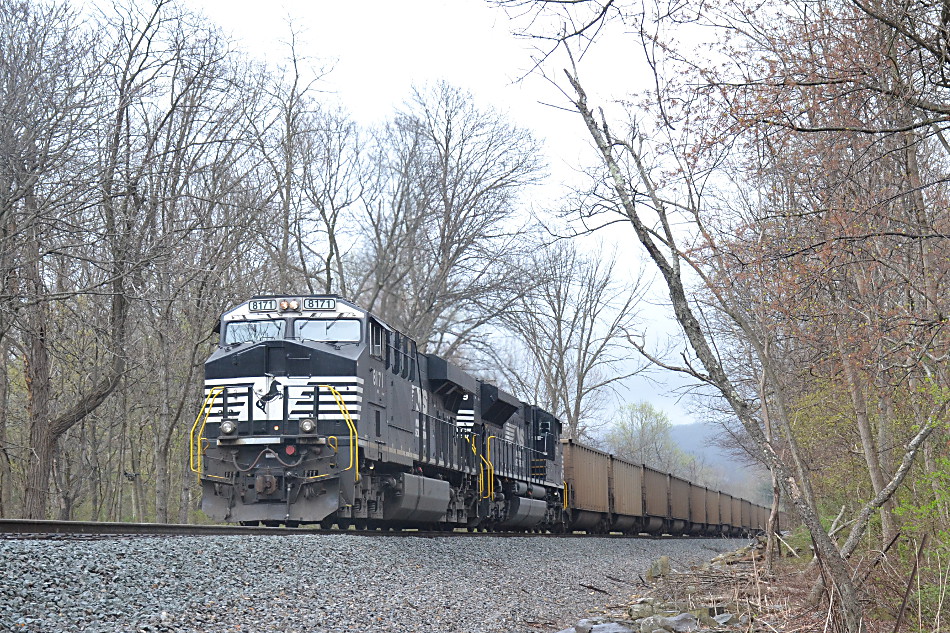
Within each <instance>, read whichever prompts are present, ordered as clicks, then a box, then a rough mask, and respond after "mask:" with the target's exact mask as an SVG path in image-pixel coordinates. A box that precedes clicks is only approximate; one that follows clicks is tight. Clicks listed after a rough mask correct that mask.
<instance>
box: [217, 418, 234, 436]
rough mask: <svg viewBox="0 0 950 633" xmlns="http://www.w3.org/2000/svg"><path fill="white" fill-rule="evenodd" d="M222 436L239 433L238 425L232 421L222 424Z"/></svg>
mask: <svg viewBox="0 0 950 633" xmlns="http://www.w3.org/2000/svg"><path fill="white" fill-rule="evenodd" d="M220 431H221V435H233V434H234V432H235V431H237V424H236V423H234V422H232V421H231V420H225V421H224V422H222V423H221V429H220Z"/></svg>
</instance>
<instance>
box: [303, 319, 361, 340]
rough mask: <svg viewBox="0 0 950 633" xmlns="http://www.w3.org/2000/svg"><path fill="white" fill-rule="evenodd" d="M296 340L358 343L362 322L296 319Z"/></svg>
mask: <svg viewBox="0 0 950 633" xmlns="http://www.w3.org/2000/svg"><path fill="white" fill-rule="evenodd" d="M294 338H297V339H300V340H303V341H333V342H336V343H358V342H359V341H360V340H361V338H360V322H359V321H358V320H356V319H296V320H295V321H294Z"/></svg>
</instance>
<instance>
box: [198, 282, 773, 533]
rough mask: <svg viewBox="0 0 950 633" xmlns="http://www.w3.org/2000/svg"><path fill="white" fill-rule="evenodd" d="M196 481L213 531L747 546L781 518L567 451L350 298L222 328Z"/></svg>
mask: <svg viewBox="0 0 950 633" xmlns="http://www.w3.org/2000/svg"><path fill="white" fill-rule="evenodd" d="M218 333H219V334H220V340H219V345H218V348H217V349H216V350H215V351H214V353H213V354H212V355H211V356H210V357H209V358H208V360H207V361H206V363H205V383H204V391H205V398H204V402H203V404H202V406H201V409H200V412H199V414H198V417H197V419H196V420H195V424H194V426H193V427H192V431H191V438H190V440H191V442H190V443H191V468H192V470H193V471H194V472H195V473H196V474H197V476H198V478H199V479H200V482H201V486H202V509H203V511H204V512H205V513H206V514H207V515H208V516H209V517H211V518H212V519H215V520H218V521H227V522H236V523H237V522H239V523H242V524H246V525H250V524H258V523H263V524H265V525H280V524H284V525H289V526H293V525H300V524H321V525H323V526H325V527H326V526H330V525H333V524H336V525H337V526H339V527H349V526H356V527H358V528H367V529H374V528H423V529H442V530H453V529H456V528H468V529H470V530H505V531H508V530H511V531H551V532H565V531H587V532H590V533H607V532H624V533H630V534H634V533H649V534H672V535H680V534H693V535H726V536H738V535H744V534H749V533H752V532H755V531H758V530H762V529H763V528H764V527H765V523H766V519H767V518H768V509H767V508H765V507H762V506H759V505H755V504H752V503H751V502H749V501H748V500H744V499H739V498H737V497H732V496H730V495H728V494H726V493H724V492H720V491H716V490H710V489H708V488H704V487H702V486H697V485H695V484H692V483H690V482H688V481H686V480H684V479H680V478H678V477H674V476H672V475H670V474H667V473H663V472H659V471H657V470H654V469H652V468H650V467H648V466H644V465H640V464H633V463H630V462H628V461H625V460H623V459H620V458H618V457H616V456H613V455H610V454H608V453H605V452H603V451H599V450H596V449H594V448H591V447H588V446H584V445H583V444H580V443H578V442H576V441H574V440H569V439H562V438H561V432H562V429H561V423H560V421H559V420H558V419H557V418H556V417H555V416H553V415H552V414H550V413H549V412H547V411H544V410H543V409H541V408H539V407H537V406H534V405H532V404H530V403H526V402H521V401H520V400H519V399H518V398H515V397H514V396H512V395H511V394H509V393H506V392H505V391H504V390H502V389H500V388H498V387H497V386H495V385H493V384H491V383H489V382H483V381H481V380H478V379H476V378H475V377H474V376H472V375H470V374H468V373H467V372H465V371H463V370H462V369H461V368H459V367H457V366H456V365H454V364H452V363H451V362H449V361H447V360H445V359H443V358H440V357H439V356H436V355H434V354H424V353H421V352H419V351H418V349H417V346H416V342H415V341H413V340H412V339H410V338H409V337H407V336H405V335H404V334H402V333H400V332H399V331H397V330H395V329H394V328H392V327H390V326H388V325H387V324H386V323H385V322H384V321H383V320H382V319H380V318H379V317H377V316H375V315H373V314H371V313H370V312H367V311H366V310H363V309H361V308H359V307H358V306H356V305H354V304H353V303H350V302H349V301H346V300H344V299H342V298H340V297H338V296H333V295H321V296H296V297H291V296H259V297H254V298H252V299H250V300H249V301H246V302H244V303H242V304H240V305H238V306H237V307H235V308H233V309H231V310H229V311H227V312H225V313H224V314H223V315H222V317H221V320H220V323H219V329H218Z"/></svg>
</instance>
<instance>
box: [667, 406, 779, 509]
mask: <svg viewBox="0 0 950 633" xmlns="http://www.w3.org/2000/svg"><path fill="white" fill-rule="evenodd" d="M721 433H722V431H721V429H719V428H718V427H717V426H714V425H712V424H703V423H700V422H694V423H692V424H674V425H673V426H672V427H670V437H672V438H673V441H674V442H675V443H676V445H677V446H678V447H679V449H680V450H682V451H684V452H686V453H692V454H693V455H696V456H699V457H702V458H703V461H704V462H705V464H706V465H707V466H711V467H712V468H715V469H717V470H718V471H719V472H720V473H721V475H722V477H723V482H724V483H723V490H724V491H725V492H728V493H730V494H734V495H742V496H750V495H752V494H754V493H755V492H756V491H758V490H759V489H760V488H761V480H762V478H763V477H765V476H767V475H765V474H763V473H762V472H760V471H757V470H756V469H754V468H750V467H749V466H746V465H745V464H743V463H741V462H740V461H738V460H737V459H736V458H735V457H734V456H732V455H730V454H729V453H728V452H727V451H725V450H724V449H723V448H722V447H720V446H719V436H720V434H721Z"/></svg>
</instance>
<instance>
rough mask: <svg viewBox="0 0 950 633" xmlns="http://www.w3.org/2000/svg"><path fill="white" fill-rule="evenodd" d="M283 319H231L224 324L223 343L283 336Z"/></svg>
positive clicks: (232, 343) (229, 343)
mask: <svg viewBox="0 0 950 633" xmlns="http://www.w3.org/2000/svg"><path fill="white" fill-rule="evenodd" d="M284 325H285V322H284V320H283V319H280V320H273V321H231V322H230V323H228V324H227V325H226V326H225V330H224V344H225V345H236V344H237V343H257V342H259V341H267V340H270V339H277V338H284Z"/></svg>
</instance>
